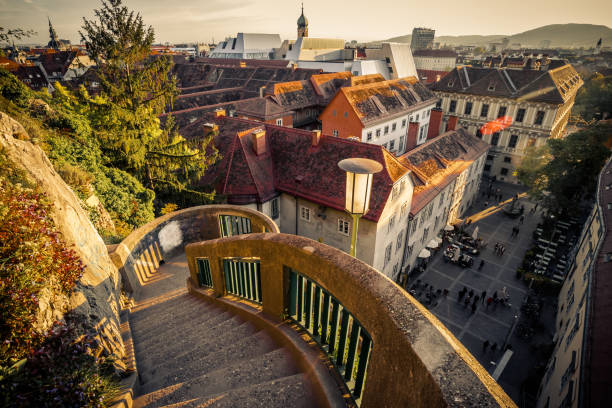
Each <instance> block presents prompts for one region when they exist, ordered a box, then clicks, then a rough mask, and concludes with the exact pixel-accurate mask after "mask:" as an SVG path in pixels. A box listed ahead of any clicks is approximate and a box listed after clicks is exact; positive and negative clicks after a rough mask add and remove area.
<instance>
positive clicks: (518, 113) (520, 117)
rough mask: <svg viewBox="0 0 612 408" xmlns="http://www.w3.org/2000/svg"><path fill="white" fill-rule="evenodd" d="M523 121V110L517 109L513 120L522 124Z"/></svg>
mask: <svg viewBox="0 0 612 408" xmlns="http://www.w3.org/2000/svg"><path fill="white" fill-rule="evenodd" d="M523 119H525V109H523V108H519V110H517V111H516V118H515V119H514V120H515V121H517V122H522V121H523Z"/></svg>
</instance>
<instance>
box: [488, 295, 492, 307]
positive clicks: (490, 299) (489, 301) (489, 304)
mask: <svg viewBox="0 0 612 408" xmlns="http://www.w3.org/2000/svg"><path fill="white" fill-rule="evenodd" d="M491 303H493V298H492V297H491V296H489V298H488V299H487V309H488V308H489V306H491Z"/></svg>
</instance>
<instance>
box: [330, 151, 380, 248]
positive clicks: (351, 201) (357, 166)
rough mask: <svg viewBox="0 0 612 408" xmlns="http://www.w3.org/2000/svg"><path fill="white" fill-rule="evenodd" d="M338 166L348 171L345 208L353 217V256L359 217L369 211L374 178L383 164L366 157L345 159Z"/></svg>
mask: <svg viewBox="0 0 612 408" xmlns="http://www.w3.org/2000/svg"><path fill="white" fill-rule="evenodd" d="M338 167H340V168H341V169H342V170H344V171H345V172H346V201H345V206H344V209H345V211H346V212H348V213H349V214H351V217H352V218H353V233H352V236H351V256H354V257H356V252H357V251H356V246H357V229H358V226H359V218H361V216H363V215H364V214H366V213H367V212H368V209H369V206H370V193H371V192H372V179H373V176H374V174H375V173H378V172H379V171H381V170H382V168H383V167H382V164H380V163H379V162H377V161H374V160H370V159H364V158H357V157H356V158H351V159H344V160H341V161H340V162H338Z"/></svg>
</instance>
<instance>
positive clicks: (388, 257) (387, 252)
mask: <svg viewBox="0 0 612 408" xmlns="http://www.w3.org/2000/svg"><path fill="white" fill-rule="evenodd" d="M392 249H393V244H389V245H387V247H386V248H385V266H387V264H388V263H389V261H390V260H391V250H392Z"/></svg>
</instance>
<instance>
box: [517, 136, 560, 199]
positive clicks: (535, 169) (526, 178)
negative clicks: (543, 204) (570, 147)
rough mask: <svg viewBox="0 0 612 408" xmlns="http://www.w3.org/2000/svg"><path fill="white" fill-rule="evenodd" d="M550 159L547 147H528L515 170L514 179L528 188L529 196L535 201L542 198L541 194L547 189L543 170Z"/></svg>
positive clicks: (546, 180)
mask: <svg viewBox="0 0 612 408" xmlns="http://www.w3.org/2000/svg"><path fill="white" fill-rule="evenodd" d="M551 158H552V157H551V155H550V148H549V146H548V145H543V146H539V147H535V146H530V147H528V148H527V149H525V156H524V157H523V160H522V161H521V164H520V166H519V167H518V168H517V169H516V177H517V178H518V179H519V181H520V182H521V183H523V184H524V185H526V186H529V194H530V195H531V196H532V197H533V198H535V199H536V200H537V201H540V200H541V199H542V198H543V192H544V191H545V190H546V188H547V184H548V179H547V177H546V175H545V174H544V171H543V170H544V167H545V166H546V164H547V163H548V162H550V160H551Z"/></svg>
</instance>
